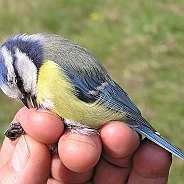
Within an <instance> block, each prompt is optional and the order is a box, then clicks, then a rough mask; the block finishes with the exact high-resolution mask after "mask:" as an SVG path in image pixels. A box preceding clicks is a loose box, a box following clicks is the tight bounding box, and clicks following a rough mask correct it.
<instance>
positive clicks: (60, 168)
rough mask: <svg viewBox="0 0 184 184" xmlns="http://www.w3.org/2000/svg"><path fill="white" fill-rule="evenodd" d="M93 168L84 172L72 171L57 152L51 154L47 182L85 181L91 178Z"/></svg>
mask: <svg viewBox="0 0 184 184" xmlns="http://www.w3.org/2000/svg"><path fill="white" fill-rule="evenodd" d="M92 175H93V169H90V170H88V171H85V172H73V171H71V170H69V169H68V168H67V167H66V166H65V165H64V164H63V163H62V162H61V159H60V157H59V155H58V154H54V155H53V156H52V161H51V174H50V176H51V177H50V178H49V180H48V181H47V183H53V182H54V181H55V183H59V182H62V183H85V182H87V181H89V180H90V179H91V178H92Z"/></svg>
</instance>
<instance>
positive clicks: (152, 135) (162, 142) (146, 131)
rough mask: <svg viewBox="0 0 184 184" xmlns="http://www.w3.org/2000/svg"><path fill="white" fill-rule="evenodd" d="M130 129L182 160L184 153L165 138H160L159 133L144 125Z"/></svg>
mask: <svg viewBox="0 0 184 184" xmlns="http://www.w3.org/2000/svg"><path fill="white" fill-rule="evenodd" d="M139 124H140V123H139ZM132 128H133V129H134V130H135V131H137V132H139V133H140V134H142V135H144V136H145V137H147V138H148V139H150V140H151V141H153V142H154V143H156V144H158V145H159V146H161V147H162V148H164V149H166V150H167V151H169V152H170V153H172V154H174V155H176V156H177V157H179V158H181V159H183V160H184V152H183V151H182V150H181V149H179V148H178V147H176V146H174V145H173V144H171V143H170V142H168V141H167V140H166V139H165V138H163V137H162V136H160V135H159V133H157V132H153V131H152V130H151V129H150V128H149V127H147V126H145V125H144V124H140V126H136V127H132Z"/></svg>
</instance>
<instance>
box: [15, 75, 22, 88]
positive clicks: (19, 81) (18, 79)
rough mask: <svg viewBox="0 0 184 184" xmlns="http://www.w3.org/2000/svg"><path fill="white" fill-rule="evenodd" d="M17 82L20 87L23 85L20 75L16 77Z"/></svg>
mask: <svg viewBox="0 0 184 184" xmlns="http://www.w3.org/2000/svg"><path fill="white" fill-rule="evenodd" d="M16 83H17V86H18V88H19V89H21V88H22V87H23V82H22V80H21V79H20V78H19V77H17V78H16Z"/></svg>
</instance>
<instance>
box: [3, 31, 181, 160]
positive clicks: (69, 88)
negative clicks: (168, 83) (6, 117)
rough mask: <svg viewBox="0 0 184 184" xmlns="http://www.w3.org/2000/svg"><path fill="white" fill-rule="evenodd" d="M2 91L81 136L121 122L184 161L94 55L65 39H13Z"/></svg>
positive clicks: (6, 52)
mask: <svg viewBox="0 0 184 184" xmlns="http://www.w3.org/2000/svg"><path fill="white" fill-rule="evenodd" d="M0 87H1V89H2V91H3V92H4V93H5V94H6V95H7V96H9V97H11V98H16V99H20V100H22V102H23V103H24V104H25V105H26V106H27V107H28V108H44V109H47V110H50V111H52V112H53V113H56V114H57V115H59V116H60V117H61V118H62V119H63V121H64V123H65V124H66V125H67V126H68V127H69V128H71V129H72V130H74V131H76V132H78V133H82V134H88V135H89V134H91V133H94V132H96V131H97V130H98V129H100V127H101V126H102V125H103V124H105V123H107V122H109V121H111V120H118V121H122V122H124V123H126V124H127V125H129V126H130V127H131V128H132V129H134V130H135V131H137V132H138V133H140V134H142V135H144V136H145V137H147V138H148V139H150V140H151V141H153V142H154V143H156V144H158V145H159V146H161V147H163V148H164V149H166V150H167V151H169V152H171V153H172V154H174V155H176V156H178V157H179V158H181V159H184V152H182V151H181V150H180V149H179V148H177V147H176V146H174V145H172V144H171V143H169V142H168V141H167V140H166V139H165V138H163V137H162V136H161V135H160V134H159V133H158V132H157V131H156V130H155V129H154V128H153V127H152V126H151V125H150V124H149V123H148V122H147V121H146V120H145V119H144V118H143V117H142V116H141V112H140V111H139V109H138V108H137V107H136V105H135V104H134V103H133V102H132V101H131V99H130V98H129V96H128V95H127V93H126V92H125V91H124V90H123V89H122V88H121V87H120V86H119V85H118V84H117V83H116V82H115V81H114V80H113V79H112V77H111V76H110V75H109V73H108V72H107V71H106V69H105V68H104V67H103V66H102V65H101V64H100V63H99V62H98V60H97V59H96V58H95V57H94V56H93V55H92V54H91V53H90V52H89V51H87V50H86V49H85V48H83V47H81V46H79V45H77V44H75V43H73V42H71V41H69V40H67V39H64V38H62V37H60V36H57V35H53V34H45V33H41V34H33V35H26V34H23V35H16V36H11V37H9V38H7V40H6V41H5V42H4V43H3V44H2V46H1V47H0ZM13 133H15V132H13Z"/></svg>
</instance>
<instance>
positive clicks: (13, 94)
mask: <svg viewBox="0 0 184 184" xmlns="http://www.w3.org/2000/svg"><path fill="white" fill-rule="evenodd" d="M1 89H2V91H3V92H4V93H5V94H6V95H7V96H9V97H10V98H16V99H18V98H21V97H22V94H21V92H20V91H19V89H18V88H16V87H12V88H9V87H8V86H6V85H3V86H2V87H1Z"/></svg>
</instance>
